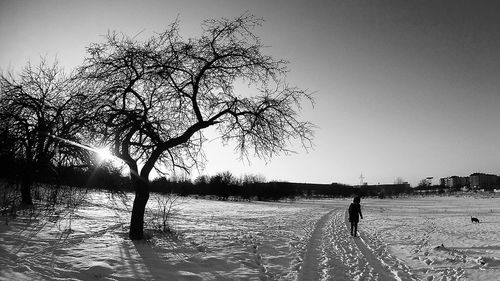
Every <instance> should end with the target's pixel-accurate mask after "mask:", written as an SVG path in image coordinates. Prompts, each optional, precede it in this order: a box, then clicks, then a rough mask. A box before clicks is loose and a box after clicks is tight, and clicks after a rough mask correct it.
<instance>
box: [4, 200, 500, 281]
mask: <svg viewBox="0 0 500 281" xmlns="http://www.w3.org/2000/svg"><path fill="white" fill-rule="evenodd" d="M150 201H151V204H150V205H151V208H153V209H154V208H155V203H154V202H155V201H154V200H150ZM350 201H351V200H350V199H349V200H347V199H335V200H301V201H298V202H275V203H272V202H271V203H269V202H221V201H209V200H201V199H186V198H179V199H178V201H176V204H177V205H176V210H177V211H176V212H175V214H174V216H173V217H172V219H171V221H170V223H171V226H172V228H173V230H174V231H173V233H172V234H170V235H160V234H159V233H153V235H152V237H151V238H150V239H149V240H148V241H139V242H132V241H130V240H129V239H128V238H127V225H128V221H129V212H128V210H129V209H130V202H128V203H127V200H125V201H122V200H119V199H118V198H115V197H112V196H110V195H109V194H105V193H93V194H92V195H91V198H89V203H88V204H85V205H82V206H81V207H79V208H78V209H75V210H73V211H71V212H63V213H60V214H59V216H58V217H54V216H51V217H37V218H35V219H32V221H31V222H29V220H28V216H27V215H26V216H23V215H19V216H18V217H16V218H14V219H12V218H11V219H9V220H8V224H6V222H7V219H6V217H1V218H0V219H1V220H0V280H498V276H500V233H499V230H500V204H499V203H500V199H499V198H474V197H427V198H407V199H404V198H403V199H386V200H376V199H366V200H365V199H363V200H362V202H361V204H362V207H363V212H364V217H365V219H364V220H362V221H361V223H360V225H359V228H360V233H361V237H360V238H352V237H351V236H350V235H349V233H348V231H347V225H346V214H345V210H346V208H347V206H348V205H349V203H350ZM124 202H125V204H124ZM471 215H473V216H476V217H478V218H479V219H480V220H481V223H479V224H472V223H471V221H470V216H471ZM441 244H443V246H440V245H441Z"/></svg>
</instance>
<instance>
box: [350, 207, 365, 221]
mask: <svg viewBox="0 0 500 281" xmlns="http://www.w3.org/2000/svg"><path fill="white" fill-rule="evenodd" d="M360 216H361V218H363V214H362V213H361V205H360V204H359V203H351V205H350V206H349V221H350V222H359V217H360Z"/></svg>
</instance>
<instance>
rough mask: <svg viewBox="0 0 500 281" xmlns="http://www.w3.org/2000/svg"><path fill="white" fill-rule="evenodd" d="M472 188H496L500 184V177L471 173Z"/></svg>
mask: <svg viewBox="0 0 500 281" xmlns="http://www.w3.org/2000/svg"><path fill="white" fill-rule="evenodd" d="M469 178H470V186H471V188H488V189H489V188H494V187H498V186H499V185H500V177H498V176H497V175H490V174H483V173H474V174H472V175H470V177H469Z"/></svg>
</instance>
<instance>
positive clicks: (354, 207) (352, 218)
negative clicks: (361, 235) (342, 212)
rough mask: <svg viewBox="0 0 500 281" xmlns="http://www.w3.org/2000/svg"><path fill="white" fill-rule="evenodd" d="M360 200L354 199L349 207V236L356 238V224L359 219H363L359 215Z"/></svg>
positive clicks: (360, 214) (358, 198)
mask: <svg viewBox="0 0 500 281" xmlns="http://www.w3.org/2000/svg"><path fill="white" fill-rule="evenodd" d="M360 202H361V198H360V197H359V196H356V197H354V200H353V202H352V203H351V205H349V222H351V236H354V237H356V236H357V232H358V222H359V218H360V217H361V219H362V218H363V214H362V213H361V204H360Z"/></svg>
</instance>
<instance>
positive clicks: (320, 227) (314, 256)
mask: <svg viewBox="0 0 500 281" xmlns="http://www.w3.org/2000/svg"><path fill="white" fill-rule="evenodd" d="M334 211H335V210H333V211H330V212H329V213H327V214H325V215H323V216H322V217H321V218H320V219H319V221H318V222H317V223H316V225H315V226H314V230H313V232H312V234H311V238H310V239H309V243H308V244H307V249H306V254H305V256H304V260H303V262H302V266H301V269H300V273H299V278H298V280H299V281H308V280H319V278H320V270H319V263H320V259H321V256H322V251H321V250H322V249H321V246H322V240H323V239H322V238H323V236H324V234H323V232H324V228H325V226H326V225H327V222H328V220H329V217H330V216H331V214H333V212H334Z"/></svg>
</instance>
